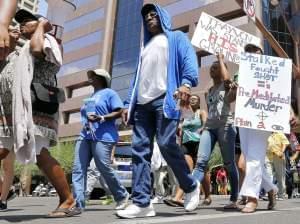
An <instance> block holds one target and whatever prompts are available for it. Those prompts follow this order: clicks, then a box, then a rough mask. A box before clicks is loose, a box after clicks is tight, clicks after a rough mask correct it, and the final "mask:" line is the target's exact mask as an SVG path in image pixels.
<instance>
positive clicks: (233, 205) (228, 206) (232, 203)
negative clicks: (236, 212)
mask: <svg viewBox="0 0 300 224" xmlns="http://www.w3.org/2000/svg"><path fill="white" fill-rule="evenodd" d="M223 209H225V210H230V209H238V206H237V204H236V202H234V201H230V202H229V204H227V205H225V206H224V207H223Z"/></svg>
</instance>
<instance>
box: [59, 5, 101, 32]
mask: <svg viewBox="0 0 300 224" xmlns="http://www.w3.org/2000/svg"><path fill="white" fill-rule="evenodd" d="M103 17H104V9H103V8H100V9H96V10H95V11H92V12H89V13H87V14H84V15H82V16H80V17H77V18H75V19H73V20H69V21H67V22H66V23H65V25H64V32H70V31H72V30H75V29H77V28H80V27H83V26H84V25H87V24H89V23H92V22H94V21H97V20H100V19H102V18H103Z"/></svg>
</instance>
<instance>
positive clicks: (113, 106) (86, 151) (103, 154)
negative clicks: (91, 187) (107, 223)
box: [72, 69, 129, 210]
mask: <svg viewBox="0 0 300 224" xmlns="http://www.w3.org/2000/svg"><path fill="white" fill-rule="evenodd" d="M87 76H88V80H89V82H90V84H91V85H92V86H93V87H94V93H93V94H92V95H91V96H90V97H89V98H88V99H86V100H84V105H83V106H82V107H81V119H82V123H83V128H82V130H81V132H80V136H79V138H78V140H77V142H76V146H75V158H74V166H73V173H72V183H73V192H74V198H75V200H76V207H78V208H80V209H82V210H83V209H84V208H85V191H86V181H87V168H88V166H89V164H90V161H91V159H92V157H93V158H94V160H95V163H96V166H97V168H98V170H99V171H100V173H101V175H102V176H103V178H104V179H105V182H106V183H107V185H108V187H109V190H110V191H111V193H112V195H113V197H114V200H115V201H116V202H117V205H116V210H120V209H124V208H125V207H126V205H127V202H128V199H129V193H128V192H127V191H126V189H125V187H123V186H122V185H121V183H120V182H119V180H118V178H117V177H116V175H115V173H114V171H113V169H112V168H111V165H110V163H111V153H112V149H113V146H114V145H115V144H116V143H117V142H118V130H117V128H116V125H115V120H116V119H117V118H119V117H120V116H121V113H122V110H123V103H122V101H121V99H120V97H119V96H118V94H117V93H116V92H115V91H114V90H112V89H110V88H109V87H110V82H111V78H110V75H109V74H108V72H107V71H105V70H104V69H96V70H91V71H88V72H87Z"/></svg>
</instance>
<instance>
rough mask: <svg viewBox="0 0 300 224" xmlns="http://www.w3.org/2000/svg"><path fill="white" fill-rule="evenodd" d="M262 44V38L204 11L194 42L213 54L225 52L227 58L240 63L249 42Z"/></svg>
mask: <svg viewBox="0 0 300 224" xmlns="http://www.w3.org/2000/svg"><path fill="white" fill-rule="evenodd" d="M249 43H251V44H255V45H258V46H260V39H259V38H257V37H255V36H253V35H251V34H249V33H247V32H245V31H242V30H240V29H237V28H235V27H233V26H231V25H229V24H227V23H224V22H222V21H221V20H218V19H216V18H215V17H213V16H210V15H208V14H206V13H205V12H202V14H201V16H200V19H199V21H198V24H197V27H196V30H195V33H194V35H193V38H192V44H193V45H194V46H196V47H198V48H201V49H203V50H205V51H207V52H209V53H211V54H214V55H216V54H217V53H223V55H224V57H225V60H228V61H231V62H233V63H236V64H239V61H240V59H239V58H240V53H241V52H244V47H245V45H247V44H249Z"/></svg>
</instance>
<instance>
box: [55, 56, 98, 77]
mask: <svg viewBox="0 0 300 224" xmlns="http://www.w3.org/2000/svg"><path fill="white" fill-rule="evenodd" d="M99 63H100V55H93V56H90V57H86V58H81V59H79V60H76V61H72V62H70V63H68V64H65V65H63V66H62V67H61V69H60V71H59V73H58V74H57V77H61V76H65V75H68V74H71V73H75V72H80V71H83V70H86V69H91V68H94V67H97V66H98V65H99Z"/></svg>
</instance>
